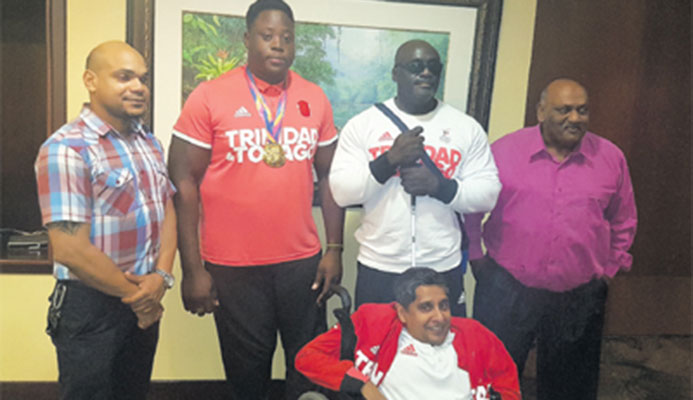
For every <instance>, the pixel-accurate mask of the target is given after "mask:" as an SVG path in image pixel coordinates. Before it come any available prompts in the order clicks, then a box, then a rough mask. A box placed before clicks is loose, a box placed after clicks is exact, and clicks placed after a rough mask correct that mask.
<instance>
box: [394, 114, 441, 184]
mask: <svg viewBox="0 0 693 400" xmlns="http://www.w3.org/2000/svg"><path fill="white" fill-rule="evenodd" d="M421 132H423V128H422V127H420V126H417V127H415V128H413V129H410V130H408V131H406V132H403V133H402V134H401V135H399V136H397V138H396V139H395V142H394V143H393V144H392V147H391V148H390V150H388V152H387V153H386V157H387V160H388V161H389V162H390V164H391V165H393V166H396V167H399V176H400V178H401V179H402V186H403V188H404V191H405V192H407V193H409V194H411V195H413V196H425V195H433V194H434V193H436V192H437V191H438V187H439V185H440V182H439V181H438V178H437V177H436V176H435V175H434V174H433V172H432V171H430V170H429V169H428V168H427V167H425V166H423V165H422V164H420V163H417V161H419V160H420V159H421V157H423V156H424V155H425V154H426V153H425V150H424V146H423V142H424V138H423V136H421Z"/></svg>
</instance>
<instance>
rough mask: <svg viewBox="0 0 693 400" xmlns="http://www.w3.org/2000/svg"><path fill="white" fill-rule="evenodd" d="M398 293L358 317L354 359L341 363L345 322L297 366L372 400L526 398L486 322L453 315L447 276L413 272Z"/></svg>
mask: <svg viewBox="0 0 693 400" xmlns="http://www.w3.org/2000/svg"><path fill="white" fill-rule="evenodd" d="M394 293H395V298H396V302H395V303H390V304H364V305H362V306H361V307H360V308H359V309H358V311H356V312H355V313H354V314H353V315H352V316H351V320H352V321H353V325H354V333H355V334H356V336H357V337H358V342H357V344H356V349H355V351H354V360H353V361H352V360H340V344H341V337H342V327H341V326H339V325H337V326H335V327H334V328H332V329H331V330H330V331H328V332H326V333H324V334H322V335H320V336H318V337H317V338H315V339H313V340H312V341H311V342H309V343H308V344H307V345H306V346H305V347H304V348H303V349H301V351H299V352H298V355H297V356H296V363H295V366H296V369H297V370H298V371H299V372H301V373H303V374H304V375H305V376H307V377H308V379H310V380H311V381H313V382H315V383H317V384H319V385H321V386H324V387H326V388H328V389H331V390H339V391H340V392H342V393H350V394H354V395H357V396H358V395H359V394H361V395H363V396H364V397H365V398H366V399H368V400H371V399H389V400H398V399H461V398H464V399H468V398H469V399H475V400H477V399H489V398H499V396H500V398H502V399H503V400H508V399H520V386H519V381H518V377H517V369H516V368H515V364H514V363H513V360H512V358H510V355H509V354H508V352H507V351H506V350H505V347H504V346H503V344H502V343H501V341H500V340H498V338H497V337H496V336H495V335H494V334H493V333H491V331H489V330H488V329H486V328H485V327H483V326H482V325H481V324H480V323H478V322H476V321H474V320H472V319H467V318H458V317H451V316H450V300H449V298H448V289H447V287H446V286H445V279H444V278H443V277H442V276H441V274H439V273H437V272H435V271H434V270H432V269H430V268H410V269H409V270H407V271H406V272H404V273H403V274H402V275H401V276H400V277H398V278H397V280H396V281H395V285H394ZM491 393H495V395H494V396H493V397H492V396H491Z"/></svg>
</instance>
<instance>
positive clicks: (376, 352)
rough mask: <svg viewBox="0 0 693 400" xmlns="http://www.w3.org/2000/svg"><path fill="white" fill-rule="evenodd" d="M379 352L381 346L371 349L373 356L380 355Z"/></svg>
mask: <svg viewBox="0 0 693 400" xmlns="http://www.w3.org/2000/svg"><path fill="white" fill-rule="evenodd" d="M378 350H380V346H373V347H371V354H373V355H376V354H378Z"/></svg>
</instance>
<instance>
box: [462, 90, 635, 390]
mask: <svg viewBox="0 0 693 400" xmlns="http://www.w3.org/2000/svg"><path fill="white" fill-rule="evenodd" d="M537 119H538V120H539V125H537V126H533V127H529V128H525V129H521V130H519V131H517V132H514V133H511V134H508V135H506V136H505V137H503V138H501V139H499V140H498V141H496V142H495V143H494V144H493V145H492V146H491V150H492V152H493V155H494V157H495V160H496V164H497V166H498V172H499V177H500V180H501V183H502V184H503V189H502V190H501V193H500V196H499V198H498V203H497V204H496V207H495V208H494V209H493V210H492V211H491V215H490V217H489V219H488V220H487V222H486V223H485V224H484V227H483V233H482V232H481V229H480V228H481V219H482V217H483V215H482V214H475V215H469V216H467V218H466V221H467V223H466V226H467V229H468V233H469V236H470V240H471V243H470V259H471V260H472V261H471V264H472V268H473V271H474V276H475V278H476V280H477V285H476V291H475V295H474V318H476V319H478V320H479V321H480V322H482V323H483V324H485V325H486V326H487V327H488V328H489V329H491V330H492V331H493V332H494V333H495V334H496V335H498V337H499V338H500V339H501V340H502V341H503V343H504V344H505V346H506V347H507V349H508V351H509V352H510V355H511V356H512V357H513V359H514V360H515V363H516V364H517V367H518V372H519V375H520V376H522V371H523V368H524V365H525V361H526V360H527V354H528V352H529V350H530V348H531V346H532V344H533V343H534V341H535V340H536V341H537V346H538V353H537V394H538V399H540V400H541V399H580V400H584V399H596V398H597V384H598V381H599V356H600V350H601V349H600V344H601V334H602V327H603V323H604V303H605V301H606V295H607V286H608V285H607V283H608V281H609V280H610V279H611V278H612V277H613V276H614V275H615V274H616V273H617V272H618V271H619V270H621V269H626V270H627V269H629V268H630V266H631V263H632V257H631V256H630V254H628V253H627V251H628V249H629V248H630V246H631V244H632V243H633V237H634V236H635V228H636V223H637V216H636V210H635V200H634V197H633V187H632V185H631V181H630V175H629V173H628V166H627V164H626V160H625V157H624V156H623V153H622V152H621V151H620V150H619V149H618V148H617V147H616V146H615V145H614V144H613V143H611V142H609V141H608V140H606V139H603V138H601V137H599V136H597V135H595V134H594V133H591V132H587V123H588V121H589V111H588V101H587V91H586V90H585V88H584V87H583V86H582V85H580V84H579V83H577V82H575V81H572V80H569V79H558V80H555V81H553V82H551V83H550V84H549V85H548V86H547V87H546V89H544V91H543V92H542V94H541V99H540V101H539V104H538V105H537ZM481 238H483V239H484V244H485V245H486V249H487V255H486V256H485V257H484V255H483V253H482V250H481Z"/></svg>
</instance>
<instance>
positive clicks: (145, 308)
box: [122, 273, 166, 329]
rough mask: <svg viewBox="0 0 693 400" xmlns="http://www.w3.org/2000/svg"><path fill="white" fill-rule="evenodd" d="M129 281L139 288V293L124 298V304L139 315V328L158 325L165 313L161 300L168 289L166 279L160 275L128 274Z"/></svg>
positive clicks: (126, 275)
mask: <svg viewBox="0 0 693 400" xmlns="http://www.w3.org/2000/svg"><path fill="white" fill-rule="evenodd" d="M125 277H126V278H127V280H128V281H130V282H132V283H134V284H135V285H137V287H138V289H139V290H138V291H137V292H136V293H135V294H133V295H131V296H128V297H123V299H122V302H123V303H125V304H128V305H130V308H132V311H134V312H135V315H137V326H138V327H140V329H146V328H148V327H150V326H152V325H153V324H154V323H156V322H157V321H158V320H159V319H161V316H162V315H163V312H164V307H163V306H162V305H161V299H162V298H163V297H164V293H165V292H166V288H165V287H164V278H163V277H161V276H160V275H158V274H147V275H133V274H131V273H126V274H125Z"/></svg>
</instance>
